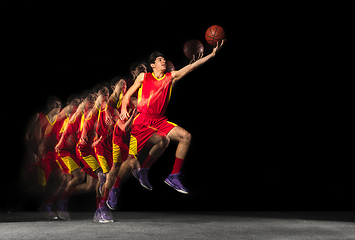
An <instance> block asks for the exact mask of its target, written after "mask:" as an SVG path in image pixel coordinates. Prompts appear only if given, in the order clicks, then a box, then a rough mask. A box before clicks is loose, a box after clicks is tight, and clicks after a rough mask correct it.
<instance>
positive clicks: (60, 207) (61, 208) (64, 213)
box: [54, 201, 71, 220]
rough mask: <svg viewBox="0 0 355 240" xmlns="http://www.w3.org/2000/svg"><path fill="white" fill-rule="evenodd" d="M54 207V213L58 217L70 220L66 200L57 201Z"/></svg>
mask: <svg viewBox="0 0 355 240" xmlns="http://www.w3.org/2000/svg"><path fill="white" fill-rule="evenodd" d="M54 208H55V209H56V213H57V215H58V217H59V218H60V219H63V220H70V219H71V218H70V215H69V212H68V201H58V202H57V203H56V204H55V206H54Z"/></svg>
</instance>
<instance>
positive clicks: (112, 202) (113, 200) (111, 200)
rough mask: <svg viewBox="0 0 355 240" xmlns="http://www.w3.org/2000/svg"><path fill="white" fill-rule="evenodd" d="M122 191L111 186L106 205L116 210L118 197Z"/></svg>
mask: <svg viewBox="0 0 355 240" xmlns="http://www.w3.org/2000/svg"><path fill="white" fill-rule="evenodd" d="M120 191H121V190H120V189H119V188H115V187H113V188H111V190H110V193H109V195H108V199H107V201H106V205H107V206H108V208H109V209H111V210H115V209H116V208H117V199H118V196H119V195H120Z"/></svg>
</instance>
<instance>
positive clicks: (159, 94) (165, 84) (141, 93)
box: [120, 41, 224, 194]
mask: <svg viewBox="0 0 355 240" xmlns="http://www.w3.org/2000/svg"><path fill="white" fill-rule="evenodd" d="M223 43H224V41H222V43H221V44H220V45H217V46H216V47H215V48H214V49H213V51H212V53H210V54H209V55H207V56H205V57H203V58H201V59H199V60H197V61H195V62H194V63H192V64H189V65H187V66H185V67H183V68H182V69H180V70H179V71H172V72H169V73H165V71H166V60H165V58H164V56H163V55H162V54H161V53H159V52H153V53H152V54H151V55H150V57H149V64H150V66H151V68H152V69H153V72H152V73H141V74H139V76H138V77H137V79H136V80H135V82H134V84H133V85H132V86H131V87H130V88H129V90H128V91H127V93H126V94H125V96H124V98H123V101H122V109H121V114H120V118H121V119H122V120H126V119H127V118H129V114H128V112H127V106H128V105H129V100H130V97H131V96H132V95H133V94H134V92H136V91H137V90H138V99H137V111H138V114H137V116H136V117H135V118H134V121H133V124H132V127H131V139H130V146H129V148H130V154H132V155H134V156H137V154H138V153H139V152H140V151H141V150H142V148H143V146H144V145H145V144H146V143H152V144H155V145H154V147H153V148H152V149H151V150H150V152H149V156H148V158H150V159H146V160H145V162H144V164H143V165H142V167H141V168H140V170H136V171H134V172H133V174H134V176H135V177H136V178H137V179H138V180H139V181H140V183H141V185H142V186H143V187H145V188H146V189H149V190H151V189H152V186H151V185H150V183H149V182H148V178H147V173H148V170H149V166H150V165H151V164H152V163H153V162H154V161H155V160H156V159H157V158H158V157H159V156H160V155H161V154H162V152H163V151H164V150H165V148H163V151H162V148H161V146H159V144H156V143H157V142H160V143H161V144H165V146H167V144H168V143H169V142H170V141H171V140H172V141H177V142H179V144H178V147H177V149H176V154H175V163H174V168H173V170H172V172H171V174H170V175H169V176H168V177H167V178H166V179H165V181H164V182H165V183H166V184H167V185H169V186H170V187H172V188H174V189H175V190H176V191H178V192H181V193H184V194H187V193H188V190H187V189H186V188H185V187H184V186H183V185H182V184H181V181H180V175H181V172H180V169H181V166H182V164H183V161H184V159H185V157H186V154H187V151H188V149H189V146H190V142H191V134H190V133H189V132H187V131H186V130H185V129H183V128H182V127H180V126H177V125H176V124H174V123H172V122H169V121H168V120H167V118H166V117H165V116H164V114H165V111H166V109H167V106H168V103H169V100H170V96H171V90H172V87H173V85H174V84H175V83H176V82H177V81H178V80H180V79H181V78H183V77H184V76H186V75H187V74H188V73H190V72H192V71H193V70H195V69H196V68H198V67H200V66H201V65H203V64H204V63H206V62H207V61H208V60H210V59H211V58H213V57H214V56H215V55H216V53H217V52H218V50H220V48H221V46H222V45H223Z"/></svg>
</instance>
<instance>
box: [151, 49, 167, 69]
mask: <svg viewBox="0 0 355 240" xmlns="http://www.w3.org/2000/svg"><path fill="white" fill-rule="evenodd" d="M148 61H149V65H150V67H151V68H152V69H153V71H154V69H155V70H157V71H159V72H165V70H166V61H165V58H164V55H163V54H162V53H160V52H153V53H152V54H150V56H149V60H148Z"/></svg>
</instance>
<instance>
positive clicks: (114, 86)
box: [110, 76, 127, 93]
mask: <svg viewBox="0 0 355 240" xmlns="http://www.w3.org/2000/svg"><path fill="white" fill-rule="evenodd" d="M121 80H123V81H125V82H126V83H127V79H126V78H125V77H122V76H118V77H114V78H112V79H111V81H110V86H111V89H112V91H115V88H116V84H117V83H119V82H120V81H121ZM122 90H123V92H124V93H125V92H126V90H127V85H126V84H124V85H123V89H122Z"/></svg>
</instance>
